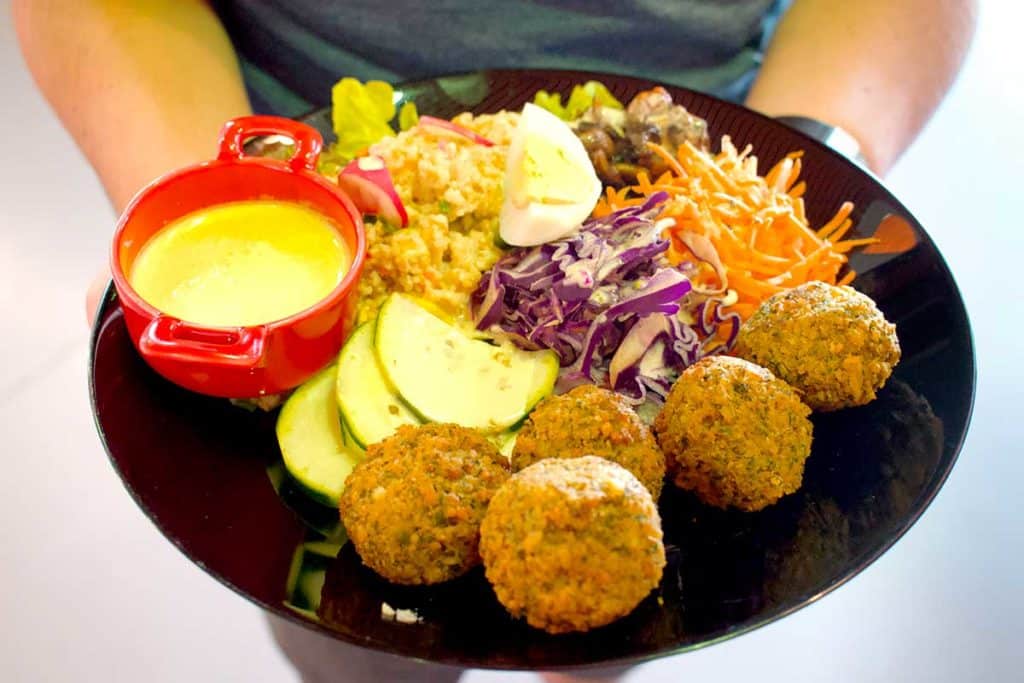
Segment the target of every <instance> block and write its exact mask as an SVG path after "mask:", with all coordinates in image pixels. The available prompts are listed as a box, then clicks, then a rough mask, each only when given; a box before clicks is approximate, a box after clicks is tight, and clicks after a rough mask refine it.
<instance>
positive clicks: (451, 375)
mask: <svg viewBox="0 0 1024 683" xmlns="http://www.w3.org/2000/svg"><path fill="white" fill-rule="evenodd" d="M374 341H375V346H376V351H377V359H378V360H379V361H380V367H381V369H382V370H383V372H384V376H385V377H386V378H387V379H388V381H389V382H390V383H391V385H392V386H393V387H394V388H395V390H397V391H398V393H399V394H400V395H401V396H402V398H403V399H405V402H406V403H407V404H408V405H409V407H410V408H412V409H413V410H414V411H415V412H416V413H417V414H418V415H419V416H420V417H421V418H422V419H423V420H424V421H427V422H454V423H455V424H459V425H462V426H464V427H471V428H474V429H480V430H482V431H484V432H489V433H496V432H501V431H503V430H505V429H507V428H508V427H510V426H512V425H514V424H515V423H516V422H518V421H519V420H520V419H522V417H523V416H524V415H525V414H526V413H527V412H529V411H530V409H531V408H533V406H534V405H535V404H536V403H537V402H538V401H540V400H541V399H542V398H544V397H545V396H547V395H548V394H550V393H551V392H552V390H553V389H554V386H555V380H556V378H557V377H558V358H557V357H556V356H555V354H554V352H552V351H523V350H521V349H518V348H515V347H513V346H511V345H506V346H494V345H492V344H490V343H488V342H486V341H483V340H480V339H474V338H473V337H471V336H469V335H467V334H466V333H464V332H463V331H462V330H460V329H458V328H457V327H455V326H453V325H450V324H449V323H447V322H445V321H444V320H442V319H440V318H438V317H437V316H435V315H433V314H432V313H431V312H430V311H428V310H426V309H425V308H423V307H422V306H419V305H417V304H416V303H415V302H414V301H412V300H410V299H409V298H407V297H404V296H402V295H400V294H392V295H391V296H390V297H388V299H387V300H386V301H385V302H384V304H383V305H382V306H381V309H380V314H379V315H378V317H377V330H376V337H375V340H374Z"/></svg>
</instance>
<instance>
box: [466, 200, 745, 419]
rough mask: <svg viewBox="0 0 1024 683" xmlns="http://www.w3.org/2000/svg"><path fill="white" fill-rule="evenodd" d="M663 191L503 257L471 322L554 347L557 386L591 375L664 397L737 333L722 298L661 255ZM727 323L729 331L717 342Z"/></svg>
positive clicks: (481, 291) (478, 294)
mask: <svg viewBox="0 0 1024 683" xmlns="http://www.w3.org/2000/svg"><path fill="white" fill-rule="evenodd" d="M667 198H668V195H667V194H666V193H664V192H660V193H657V194H653V195H651V196H650V197H649V198H648V199H647V201H645V202H644V203H643V204H642V205H640V206H635V207H630V208H626V209H621V210H619V211H616V212H614V213H611V214H609V215H607V216H605V217H603V218H598V219H594V220H591V221H589V222H587V223H586V224H584V225H583V227H582V228H581V229H580V231H579V232H578V233H577V234H575V235H573V236H571V237H568V238H565V239H562V240H559V241H557V242H550V243H548V244H542V245H539V246H536V247H531V248H527V249H517V250H515V251H513V252H511V253H510V254H508V255H507V256H505V257H504V258H502V259H501V260H500V261H498V263H497V264H495V266H494V268H492V269H491V270H490V271H489V272H488V273H485V274H484V276H483V278H482V279H481V281H480V285H479V287H477V290H476V291H475V292H474V293H473V296H472V299H471V306H472V312H473V319H474V321H475V323H476V326H477V328H478V329H480V330H491V331H496V332H501V333H504V334H506V335H508V336H510V337H511V338H512V339H513V340H514V341H516V343H518V344H519V345H520V346H523V347H525V348H529V349H541V348H548V349H552V350H554V351H555V353H557V354H558V357H559V360H560V362H561V365H562V368H563V369H562V373H561V376H560V379H559V389H560V390H563V391H564V390H567V389H569V388H570V387H572V386H575V385H577V384H581V383H587V382H593V383H595V384H598V385H602V386H608V387H611V388H613V389H614V390H616V391H618V392H620V393H622V394H624V395H626V396H628V397H630V398H631V399H632V400H633V401H635V402H636V403H643V402H645V401H655V402H658V403H660V402H661V401H662V400H664V397H665V396H666V395H667V394H668V391H669V389H670V388H671V387H672V384H673V382H675V379H676V378H677V377H678V376H679V373H680V372H682V371H683V369H684V368H686V367H687V366H689V365H691V364H692V363H695V362H696V361H698V360H699V359H701V358H703V357H704V356H706V355H710V354H712V353H720V352H724V351H727V350H728V349H730V348H731V347H732V345H733V343H734V341H735V338H736V334H737V332H738V331H739V317H738V316H735V315H729V316H722V315H721V311H720V308H721V302H720V300H717V299H707V298H701V297H698V296H697V295H696V294H695V293H691V292H692V289H693V288H692V285H691V284H690V280H689V279H688V278H687V276H686V270H687V267H686V265H685V264H684V265H681V266H679V267H673V266H671V265H669V263H668V261H667V260H666V259H665V252H666V251H667V250H668V247H669V242H668V240H666V239H664V238H663V237H662V234H661V233H662V227H661V226H660V225H659V224H658V223H657V221H656V217H657V214H658V213H659V212H660V211H661V204H662V203H663V202H664V201H665V200H666V199H667ZM681 308H682V309H684V310H685V311H686V312H687V313H689V314H690V315H689V316H685V317H687V318H688V319H689V318H692V319H694V320H695V324H696V326H697V329H694V328H693V327H691V326H690V325H688V324H686V323H685V322H683V317H684V316H683V315H680V312H681ZM727 323H728V324H731V325H732V328H731V330H730V334H729V337H728V339H727V340H726V342H725V344H718V343H717V342H716V341H715V340H716V335H717V330H718V327H719V326H720V325H722V324H727Z"/></svg>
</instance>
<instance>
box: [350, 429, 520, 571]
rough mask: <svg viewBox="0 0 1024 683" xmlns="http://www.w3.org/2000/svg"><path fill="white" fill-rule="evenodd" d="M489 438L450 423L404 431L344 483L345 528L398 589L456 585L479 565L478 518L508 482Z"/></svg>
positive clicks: (372, 452) (372, 450)
mask: <svg viewBox="0 0 1024 683" xmlns="http://www.w3.org/2000/svg"><path fill="white" fill-rule="evenodd" d="M505 462H506V461H505V459H504V458H503V457H502V456H501V454H500V453H498V451H497V449H496V448H495V447H494V446H493V445H491V444H490V443H489V442H488V441H487V439H485V438H484V437H483V436H482V435H481V434H479V433H477V432H476V431H474V430H472V429H467V428H465V427H459V426H457V425H451V424H427V425H422V426H409V425H406V426H403V427H400V428H399V429H398V431H397V432H396V433H395V434H394V435H393V436H391V437H389V438H387V439H385V440H383V441H381V442H380V443H377V444H373V445H371V446H370V447H369V448H368V449H367V452H366V459H365V460H364V461H363V462H361V463H359V464H358V465H357V466H356V467H355V469H353V470H352V473H351V474H349V476H348V478H347V479H346V480H345V489H344V490H343V491H342V494H341V501H340V505H339V507H340V510H341V518H342V522H343V523H344V525H345V530H346V531H347V533H348V536H349V539H350V540H351V541H352V544H353V545H354V546H355V549H356V551H357V552H358V553H359V556H360V558H361V559H362V561H363V563H364V564H365V565H366V566H368V567H370V568H371V569H373V570H374V571H375V572H377V573H378V574H380V575H381V576H383V577H384V578H386V579H388V580H389V581H392V582H394V583H401V584H434V583H440V582H442V581H448V580H449V579H454V578H456V577H458V576H460V575H462V574H464V573H465V572H467V571H469V570H470V569H471V568H473V567H474V566H475V565H477V564H479V562H480V555H479V551H478V547H479V540H480V533H479V531H480V520H481V519H482V518H483V515H484V512H485V510H486V509H487V504H488V503H489V502H490V499H491V496H492V495H494V492H495V491H496V490H497V489H498V487H499V486H500V485H501V484H502V483H503V482H504V481H505V480H506V479H507V478H508V477H509V471H508V469H507V466H506V465H505V464H504V463H505Z"/></svg>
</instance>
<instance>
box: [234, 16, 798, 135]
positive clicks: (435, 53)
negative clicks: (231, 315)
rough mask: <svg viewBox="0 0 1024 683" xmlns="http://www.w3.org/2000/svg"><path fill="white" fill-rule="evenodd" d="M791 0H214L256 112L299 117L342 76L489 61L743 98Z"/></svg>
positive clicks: (409, 72) (393, 75)
mask: <svg viewBox="0 0 1024 683" xmlns="http://www.w3.org/2000/svg"><path fill="white" fill-rule="evenodd" d="M783 4H785V2H784V0H676V1H665V0H618V1H616V2H611V1H609V0H502V1H501V2H486V1H483V0H434V1H433V2H410V1H408V0H398V1H391V2H389V1H386V0H376V1H374V0H345V1H330V0H234V1H231V2H229V1H219V2H215V3H214V6H215V7H216V9H217V11H218V14H219V15H220V17H221V19H222V21H223V22H224V25H225V27H226V28H227V30H228V33H229V34H230V36H231V39H232V41H233V42H234V45H235V48H236V50H237V51H238V54H239V57H240V58H241V62H242V69H243V74H244V76H245V80H246V85H247V87H248V89H249V93H250V97H251V99H252V102H253V108H254V109H255V110H256V111H258V112H266V113H277V114H283V115H288V116H296V115H299V114H302V113H304V112H305V111H308V110H309V109H312V108H313V107H317V106H323V105H325V104H327V103H328V102H329V100H330V88H331V85H333V84H334V83H335V82H336V81H337V80H338V79H339V78H341V77H342V76H355V77H357V78H360V79H363V80H366V79H371V78H375V79H382V80H387V81H391V82H398V81H402V80H406V79H413V78H424V77H428V76H435V75H440V74H450V73H460V72H466V71H474V70H477V69H485V68H529V67H532V68H556V69H557V68H563V69H582V70H588V71H601V72H610V73H619V74H627V75H634V76H641V77H644V78H649V79H652V80H658V81H663V82H666V83H673V84H676V85H681V86H686V87H690V88H694V89H697V90H703V91H706V92H711V93H714V94H717V95H719V96H722V97H727V98H731V99H739V98H741V97H742V95H743V93H744V92H745V90H746V89H747V88H748V87H749V84H750V81H751V79H752V77H753V73H754V72H755V70H756V68H757V66H758V65H759V63H760V54H761V47H762V46H763V44H764V40H765V37H766V35H767V34H768V32H769V31H770V28H771V26H772V24H773V20H774V18H775V17H776V16H777V15H778V13H779V11H780V10H781V6H782V5H783Z"/></svg>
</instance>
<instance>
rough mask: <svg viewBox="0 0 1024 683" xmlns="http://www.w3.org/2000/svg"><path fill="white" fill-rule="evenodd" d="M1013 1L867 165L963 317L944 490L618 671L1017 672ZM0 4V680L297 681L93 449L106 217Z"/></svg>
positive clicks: (884, 676) (898, 677)
mask: <svg viewBox="0 0 1024 683" xmlns="http://www.w3.org/2000/svg"><path fill="white" fill-rule="evenodd" d="M1018 7H1019V5H1018V4H1017V3H1016V2H1010V1H1006V2H988V3H985V4H984V7H983V8H982V15H981V23H980V27H979V32H978V35H977V39H976V42H975V46H974V49H973V52H972V53H971V55H970V57H969V59H968V63H967V65H966V68H965V69H964V71H963V72H962V74H961V77H960V80H959V81H958V83H957V85H956V86H955V87H954V89H953V91H952V92H951V94H950V96H949V98H948V99H947V101H946V102H945V104H944V105H943V107H942V108H941V110H940V111H939V112H938V114H937V115H936V116H935V118H934V119H933V120H932V122H931V123H930V125H929V126H928V128H927V129H926V130H925V132H924V133H923V135H922V136H921V137H920V138H919V140H918V141H917V143H916V144H915V145H914V146H913V147H912V148H911V149H910V150H909V152H908V153H907V154H906V156H905V157H904V159H903V160H902V161H901V162H900V163H899V165H898V166H897V167H896V168H895V169H894V170H893V171H892V173H891V174H890V175H889V177H888V179H887V183H888V185H889V187H890V188H891V189H892V191H893V192H894V193H895V194H896V195H897V196H898V197H900V198H902V200H903V201H904V202H905V203H906V205H907V206H908V207H909V208H910V209H911V211H912V212H913V213H914V214H915V215H916V216H917V217H918V218H919V219H920V220H921V222H922V223H923V224H924V225H925V226H926V228H927V229H928V230H929V232H930V233H931V235H932V236H933V237H934V238H935V241H936V242H937V243H938V245H939V248H940V249H941V250H942V252H943V253H944V254H945V256H946V258H947V260H948V262H949V264H950V266H951V268H952V270H953V272H954V275H955V276H956V278H957V281H958V282H959V284H960V287H961V289H962V292H963V295H964V298H965V299H966V302H967V308H968V311H969V313H970V316H971V322H972V325H973V330H974V338H975V341H976V345H977V356H978V393H977V402H976V405H975V412H974V421H973V424H972V426H971V431H970V434H969V436H968V439H967V443H966V445H965V447H964V450H963V452H962V454H961V456H960V461H959V463H958V464H957V466H956V468H955V469H954V471H953V473H952V476H951V477H950V479H949V482H948V483H947V484H946V486H945V488H944V489H943V490H942V491H941V493H940V495H939V496H938V498H937V500H936V501H935V503H934V504H933V505H932V506H931V508H930V509H929V510H928V512H927V513H926V514H925V516H924V517H923V518H922V519H921V521H920V522H918V524H917V525H916V526H915V527H914V528H913V529H911V531H910V532H909V533H908V534H907V535H906V537H904V539H903V540H902V541H900V542H899V543H898V544H897V545H896V546H895V547H894V548H893V549H892V550H891V551H889V552H888V553H887V554H886V555H885V556H883V557H882V558H881V559H880V560H879V561H878V562H876V563H875V564H874V565H873V566H871V567H870V568H869V569H868V570H867V571H865V572H864V573H863V574H861V575H860V576H859V577H857V578H856V579H854V580H853V581H852V582H850V583H849V584H848V585H846V586H844V587H843V588H841V589H840V590H839V591H838V592H836V593H834V594H832V595H829V596H828V597H826V598H825V599H823V600H821V601H820V602H818V603H817V604H815V605H812V606H810V607H808V608H806V609H804V610H802V611H800V612H798V613H797V614H795V615H793V616H790V617H788V618H786V619H784V620H782V621H781V622H779V623H776V624H774V625H771V626H768V627H765V628H763V629H761V630H759V631H756V632H754V633H752V634H749V635H746V636H743V637H741V638H739V639H736V640H733V641H731V642H727V643H725V644H721V645H717V646H714V647H711V648H709V649H706V650H702V651H699V652H696V653H692V654H688V655H684V656H681V657H676V658H672V659H665V660H661V661H658V662H656V663H653V664H649V665H646V666H643V667H640V668H638V669H635V670H634V671H633V672H632V673H631V674H630V675H629V678H628V680H630V681H679V680H689V681H712V680H714V681H743V680H758V681H760V682H761V683H769V682H772V681H785V682H786V683H794V682H797V681H832V682H842V681H851V682H852V681H856V682H857V683H865V682H870V681H885V682H887V683H888V682H891V681H929V682H932V681H935V682H942V681H949V682H953V681H956V682H960V681H1009V680H1022V676H1024V674H1022V673H1021V669H1022V666H1021V665H1022V664H1024V656H1022V654H1021V649H1022V646H1021V644H1020V638H1019V635H1018V634H1019V631H1020V629H1021V627H1022V626H1024V544H1022V539H1021V533H1020V529H1019V524H1020V522H1021V513H1020V510H1021V508H1022V506H1024V502H1022V497H1021V488H1022V483H1024V461H1022V455H1024V453H1022V450H1024V449H1022V448H1021V438H1022V437H1024V429H1022V428H1021V423H1022V421H1024V414H1022V410H1021V402H1022V399H1024V391H1022V390H1021V385H1022V384H1024V370H1022V368H1024V362H1022V359H1021V357H1020V356H1018V354H1019V353H1021V351H1022V346H1024V344H1022V339H1024V334H1022V333H1024V325H1022V324H1021V309H1022V307H1024V296H1022V294H1024V287H1022V286H1021V280H1022V279H1024V238H1022V232H1024V220H1022V218H1021V216H1022V213H1024V212H1022V209H1021V204H1022V201H1024V161H1022V155H1024V144H1022V130H1024V128H1022V127H1024V95H1022V87H1024V58H1022V57H1021V43H1022V42H1024V28H1022V26H1021V25H1020V22H1019V21H1018V15H1019V10H1018ZM0 9H2V12H0V112H2V114H0V117H2V118H0V121H2V127H0V130H2V132H3V142H2V144H0V150H2V154H3V161H2V162H0V437H2V439H0V454H2V457H3V467H2V469H0V482H2V483H0V679H2V680H4V681H65V680H78V681H147V682H149V683H157V682H160V681H208V680H209V681H294V680H296V677H295V675H294V674H293V673H292V672H291V670H290V669H289V668H288V666H287V664H286V662H285V661H284V659H283V658H282V657H281V655H280V654H279V653H278V652H277V651H276V650H275V648H274V647H273V644H272V642H271V640H270V639H269V636H268V634H267V631H266V628H265V625H264V621H263V619H262V618H261V615H260V612H259V610H258V609H257V608H256V607H253V606H251V605H250V604H249V603H247V602H245V601H244V600H243V599H242V598H239V597H238V596H236V595H235V594H233V593H231V592H229V591H228V590H226V589H224V588H223V587H222V586H221V585H220V584H218V583H217V582H216V581H214V580H213V579H212V578H210V577H209V576H207V575H206V574H204V573H203V572H202V571H201V570H200V569H199V568H197V567H196V566H194V565H192V564H191V563H190V562H189V561H188V560H187V559H185V557H184V556H182V555H181V554H180V553H179V552H178V551H177V550H176V549H175V548H174V547H172V546H171V545H170V544H169V543H167V542H166V541H165V540H164V539H163V537H162V536H161V535H160V534H159V533H158V532H157V530H156V529H155V528H154V527H152V526H151V525H150V523H149V522H148V521H147V520H146V518H145V517H144V516H143V515H142V513H141V512H140V511H139V510H138V509H137V508H136V507H135V505H134V504H133V503H132V501H131V500H130V498H129V497H128V495H127V494H126V493H125V491H124V489H122V487H121V484H120V482H119V480H118V479H117V477H116V476H115V474H114V472H113V470H112V469H111V467H110V465H109V464H108V463H107V459H106V457H105V455H104V453H103V451H102V449H101V447H100V444H99V441H98V439H97V437H96V435H95V432H94V429H93V424H92V418H91V416H90V412H89V405H88V399H87V391H86V355H87V346H86V344H87V329H86V325H85V321H84V314H83V306H82V300H83V292H84V290H85V287H86V284H87V283H88V281H89V279H90V277H91V276H92V274H93V272H94V271H95V270H96V268H97V266H98V265H99V264H100V263H102V262H103V260H104V259H105V256H106V248H107V240H108V238H109V236H110V233H111V230H112V226H113V221H114V217H113V215H112V213H111V210H110V208H109V207H108V205H107V203H106V200H105V198H104V196H103V193H102V191H101V189H100V186H99V184H98V183H97V181H96V179H95V178H94V176H93V174H92V172H91V170H90V169H89V167H88V166H87V165H86V163H85V161H84V160H83V159H82V157H81V155H80V154H79V153H78V151H77V150H76V148H75V147H74V145H73V143H72V142H71V140H70V138H69V137H68V136H67V134H66V133H65V132H64V131H63V129H62V128H61V127H60V125H59V123H58V122H57V120H56V119H55V117H54V116H53V115H52V114H51V113H50V111H49V110H48V108H47V106H46V104H45V103H44V102H43V100H42V99H41V97H40V96H39V95H38V94H37V93H36V91H35V90H34V88H33V84H32V82H31V79H30V77H29V75H28V73H27V72H26V71H25V69H24V65H23V64H22V61H21V57H20V55H19V53H18V49H17V45H16V42H15V38H14V35H13V30H12V28H11V23H10V15H9V7H8V3H7V2H6V0H0ZM125 153H126V154H127V153H130V150H125ZM464 680H468V681H471V682H473V683H484V682H486V681H499V680H500V681H533V680H536V678H535V677H534V676H532V675H528V674H495V673H487V672H473V673H471V674H469V675H468V676H467V677H466V678H465V679H464Z"/></svg>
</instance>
